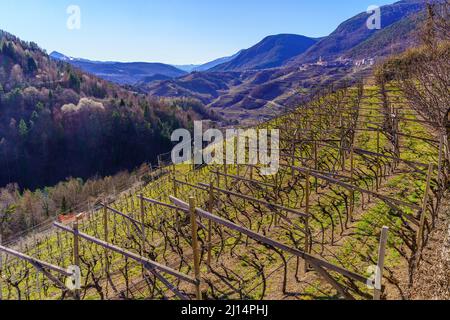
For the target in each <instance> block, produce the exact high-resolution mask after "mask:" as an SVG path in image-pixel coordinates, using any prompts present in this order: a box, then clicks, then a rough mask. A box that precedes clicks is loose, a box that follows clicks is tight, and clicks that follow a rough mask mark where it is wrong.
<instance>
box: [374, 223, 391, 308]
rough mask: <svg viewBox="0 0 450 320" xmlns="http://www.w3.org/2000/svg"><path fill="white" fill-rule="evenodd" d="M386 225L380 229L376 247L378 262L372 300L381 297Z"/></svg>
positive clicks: (386, 233) (386, 234)
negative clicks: (378, 242) (378, 244)
mask: <svg viewBox="0 0 450 320" xmlns="http://www.w3.org/2000/svg"><path fill="white" fill-rule="evenodd" d="M388 232H389V228H388V227H383V229H382V230H381V237H380V246H379V248H378V263H377V269H376V274H375V285H374V292H373V300H380V299H381V293H382V290H383V271H384V260H385V257H386V245H387V240H388Z"/></svg>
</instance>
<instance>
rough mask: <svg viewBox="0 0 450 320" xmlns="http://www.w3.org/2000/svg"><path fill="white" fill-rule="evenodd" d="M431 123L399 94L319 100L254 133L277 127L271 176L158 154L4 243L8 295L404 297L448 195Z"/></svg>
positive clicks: (360, 90) (354, 93)
mask: <svg viewBox="0 0 450 320" xmlns="http://www.w3.org/2000/svg"><path fill="white" fill-rule="evenodd" d="M435 127H436V126H435V125H434V124H433V123H432V122H431V121H430V120H429V119H424V118H423V117H422V116H421V115H420V114H419V113H418V112H417V110H414V109H412V108H411V107H409V104H408V103H407V102H406V101H405V99H404V98H403V97H402V94H401V92H400V91H399V90H398V89H396V88H394V87H389V86H387V87H383V88H381V87H379V86H368V85H366V86H363V85H359V86H355V87H351V88H347V89H341V90H338V91H334V92H333V91H329V92H324V93H323V94H321V95H320V96H319V97H318V98H317V99H315V100H313V101H311V102H309V103H307V104H304V105H302V106H300V107H299V108H298V109H296V110H294V111H292V112H289V113H287V114H285V115H283V116H280V117H278V118H276V119H274V120H271V121H269V122H266V123H262V124H260V125H259V126H258V128H259V129H275V128H276V129H280V146H279V149H280V150H279V152H280V170H279V171H278V173H277V174H276V175H272V176H265V175H262V174H261V166H260V165H251V164H249V165H243V164H239V165H208V166H194V165H190V164H183V165H177V166H174V165H172V164H171V162H170V161H169V156H167V157H161V158H160V161H159V166H158V168H154V169H152V170H151V171H148V172H142V173H140V174H139V175H138V179H136V183H135V184H134V185H131V186H130V185H129V186H120V187H118V188H117V190H116V192H115V193H114V194H111V195H105V197H104V198H102V199H99V200H98V201H97V202H95V203H91V204H89V205H88V206H87V209H86V210H84V212H82V213H81V212H80V214H79V215H77V217H76V219H74V221H69V222H67V221H66V222H54V223H53V222H52V223H50V224H47V225H45V226H43V227H42V228H40V229H38V230H34V231H31V232H30V233H29V234H28V235H27V236H26V237H21V238H20V239H18V240H16V241H9V242H8V243H3V244H2V246H0V254H1V256H0V273H1V278H0V299H4V300H18V299H19V300H41V299H49V300H52V299H53V300H57V299H82V300H92V299H94V300H96V299H168V300H171V299H181V300H190V299H208V300H217V299H251V300H253V299H254V300H259V299H305V300H308V299H349V300H350V299H358V300H360V299H397V298H404V294H405V289H406V288H407V287H408V286H409V285H410V284H411V282H412V281H413V276H414V270H415V268H416V266H417V264H418V263H419V262H420V260H421V252H422V250H423V248H424V247H425V246H426V245H427V241H428V237H429V234H430V232H431V231H432V230H433V228H434V226H435V223H436V221H437V220H438V219H439V218H440V217H439V212H440V211H439V208H440V205H441V203H442V200H443V197H444V191H445V187H444V180H445V178H446V177H445V176H444V173H443V172H444V170H443V161H442V152H443V137H442V136H440V135H439V133H438V132H437V131H435V130H434V129H433V128H435ZM226 143H227V145H228V144H230V145H232V144H233V141H229V140H227V141H226ZM245 151H246V155H249V154H250V146H247V150H245ZM69 266H78V267H79V268H80V271H81V284H80V289H75V290H70V288H69V287H67V279H70V278H71V277H72V272H73V270H72V271H71V269H69Z"/></svg>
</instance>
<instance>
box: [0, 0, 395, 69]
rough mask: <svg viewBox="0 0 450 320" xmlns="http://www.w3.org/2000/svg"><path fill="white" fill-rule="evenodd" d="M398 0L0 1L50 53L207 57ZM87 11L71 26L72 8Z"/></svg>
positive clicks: (20, 28) (324, 30)
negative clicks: (77, 25)
mask: <svg viewBox="0 0 450 320" xmlns="http://www.w3.org/2000/svg"><path fill="white" fill-rule="evenodd" d="M394 1H395V0H342V1H336V0H128V1H124V0H70V1H66V0H0V29H3V30H6V31H8V32H10V33H13V34H15V35H17V36H19V37H20V38H22V39H23V40H27V41H34V42H36V43H37V44H39V45H40V46H41V47H42V48H44V49H46V50H47V51H49V52H51V51H53V50H56V51H60V52H62V53H64V54H67V55H70V56H75V57H83V58H88V59H93V60H108V61H112V60H114V61H148V62H164V63H171V64H190V63H195V64H198V63H204V62H207V61H210V60H213V59H216V58H218V57H222V56H227V55H231V54H234V53H235V52H237V51H238V50H240V49H243V48H248V47H250V46H252V45H254V44H256V43H257V42H259V41H260V40H262V39H263V38H264V37H265V36H267V35H272V34H279V33H295V34H303V35H306V36H311V37H320V36H325V35H328V34H329V33H331V32H332V31H333V30H334V29H335V28H336V27H337V26H338V24H339V23H341V22H343V21H344V20H346V19H348V18H350V17H352V16H354V15H355V14H357V13H360V12H363V11H366V9H367V8H368V6H369V5H380V6H381V5H384V4H389V3H393V2H394ZM70 5H78V6H79V7H80V9H81V29H80V30H69V29H68V28H67V26H66V25H67V24H66V23H67V19H68V17H69V15H68V14H67V12H66V10H67V8H68V7H69V6H70Z"/></svg>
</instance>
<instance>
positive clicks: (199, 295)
mask: <svg viewBox="0 0 450 320" xmlns="http://www.w3.org/2000/svg"><path fill="white" fill-rule="evenodd" d="M189 213H190V219H191V235H192V251H193V253H194V273H195V280H196V284H195V295H196V297H197V300H202V292H201V289H200V251H199V247H198V238H197V237H198V226H197V214H196V208H195V199H194V197H190V198H189Z"/></svg>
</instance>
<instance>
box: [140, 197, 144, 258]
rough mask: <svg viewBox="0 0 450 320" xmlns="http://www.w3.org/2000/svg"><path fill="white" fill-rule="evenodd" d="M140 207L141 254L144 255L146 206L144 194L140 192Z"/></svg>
mask: <svg viewBox="0 0 450 320" xmlns="http://www.w3.org/2000/svg"><path fill="white" fill-rule="evenodd" d="M139 199H140V207H141V238H142V245H141V256H144V252H145V206H144V195H143V194H142V193H141V194H140V197H139Z"/></svg>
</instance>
